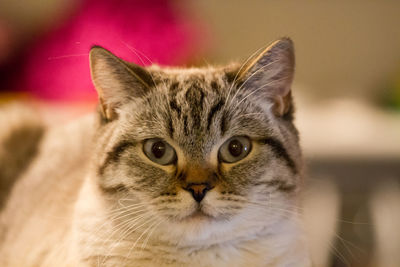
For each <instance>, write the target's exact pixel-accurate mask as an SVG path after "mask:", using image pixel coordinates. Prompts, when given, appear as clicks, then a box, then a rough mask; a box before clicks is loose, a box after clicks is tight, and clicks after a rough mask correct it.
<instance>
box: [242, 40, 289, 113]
mask: <svg viewBox="0 0 400 267" xmlns="http://www.w3.org/2000/svg"><path fill="white" fill-rule="evenodd" d="M293 75H294V48H293V42H292V40H290V39H289V38H283V39H280V40H277V41H275V42H274V43H272V44H271V45H270V46H268V47H267V48H266V49H264V50H263V51H262V52H261V53H259V54H258V55H256V56H254V57H253V58H251V59H250V60H249V61H248V62H247V63H246V64H245V65H244V66H243V67H242V68H241V69H240V70H239V72H238V73H237V81H239V82H240V83H241V86H242V88H243V90H246V91H247V92H249V94H254V95H255V96H256V97H257V98H258V99H261V101H263V99H264V100H268V101H272V102H273V112H274V113H275V115H277V116H285V115H287V114H288V113H290V112H291V111H292V107H291V106H292V98H291V85H292V81H293Z"/></svg>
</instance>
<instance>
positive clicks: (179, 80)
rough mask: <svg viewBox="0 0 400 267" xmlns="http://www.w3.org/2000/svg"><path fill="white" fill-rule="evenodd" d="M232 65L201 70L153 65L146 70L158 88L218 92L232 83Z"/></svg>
mask: <svg viewBox="0 0 400 267" xmlns="http://www.w3.org/2000/svg"><path fill="white" fill-rule="evenodd" d="M234 66H235V65H234V64H231V65H229V66H228V67H226V66H225V67H212V66H209V67H202V68H196V67H192V68H171V67H162V68H161V67H159V66H157V65H153V66H150V67H148V68H147V70H148V71H149V72H150V73H151V74H152V76H153V79H154V80H155V83H156V84H157V85H158V87H159V88H163V87H164V88H165V87H167V90H172V91H174V90H175V91H176V90H179V91H180V90H187V89H189V88H190V87H192V86H194V87H199V88H202V89H205V90H210V89H211V90H213V91H217V92H218V93H221V92H220V91H218V89H223V88H226V87H227V85H229V84H231V82H232V81H233V78H232V76H233V74H232V73H233V71H231V69H234Z"/></svg>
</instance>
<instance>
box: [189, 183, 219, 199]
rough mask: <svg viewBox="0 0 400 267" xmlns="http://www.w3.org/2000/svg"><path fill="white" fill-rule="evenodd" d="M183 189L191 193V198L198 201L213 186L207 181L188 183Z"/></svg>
mask: <svg viewBox="0 0 400 267" xmlns="http://www.w3.org/2000/svg"><path fill="white" fill-rule="evenodd" d="M183 189H185V190H186V191H189V192H190V193H192V196H193V198H194V199H195V200H196V201H197V202H200V201H202V200H203V198H204V197H205V195H206V194H207V191H209V190H211V189H213V187H212V186H211V185H210V184H209V183H190V184H188V185H187V186H186V187H184V188H183Z"/></svg>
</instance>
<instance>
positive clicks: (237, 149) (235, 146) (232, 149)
mask: <svg viewBox="0 0 400 267" xmlns="http://www.w3.org/2000/svg"><path fill="white" fill-rule="evenodd" d="M228 149H229V153H231V155H232V156H234V157H238V156H240V155H241V154H242V151H243V145H242V143H240V142H239V141H238V140H232V141H231V142H230V143H229V148H228Z"/></svg>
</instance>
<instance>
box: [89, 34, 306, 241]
mask: <svg viewBox="0 0 400 267" xmlns="http://www.w3.org/2000/svg"><path fill="white" fill-rule="evenodd" d="M90 61H91V73H92V78H93V82H94V84H95V87H96V89H97V91H98V94H99V99H100V114H101V123H100V127H99V136H98V139H97V144H98V151H97V152H96V154H97V159H96V167H95V169H96V173H97V174H96V175H97V182H98V185H99V188H101V191H102V192H103V194H104V196H105V198H106V199H112V201H114V204H115V206H114V207H115V208H120V207H119V206H123V208H125V209H126V210H130V212H131V215H132V216H133V217H135V216H136V217H137V215H140V216H143V217H142V218H145V219H148V220H149V221H150V222H154V225H155V224H156V222H157V223H159V224H161V223H162V224H163V225H164V227H166V229H165V230H167V232H168V231H170V232H171V234H175V235H177V236H179V233H182V235H185V236H186V237H188V236H193V237H195V236H196V238H207V236H209V235H215V234H217V233H223V232H224V231H225V232H228V231H239V232H240V231H241V230H240V229H242V228H243V225H244V224H245V225H246V227H247V228H251V227H254V228H257V227H265V226H267V225H269V224H271V223H276V222H278V221H279V220H282V219H283V218H285V217H287V216H288V212H289V209H290V207H291V206H292V205H293V203H294V201H295V196H296V192H297V190H298V187H299V185H300V180H301V179H300V178H301V175H300V174H301V154H300V149H299V145H298V137H297V131H296V129H295V127H294V126H293V123H292V120H293V116H292V115H293V107H292V100H291V91H290V89H291V83H292V79H293V71H294V51H293V45H292V41H291V40H290V39H287V38H284V39H281V40H278V41H276V42H274V43H273V44H272V45H270V46H269V47H268V48H266V49H264V50H263V51H261V52H259V53H257V54H255V55H253V56H252V57H250V58H249V59H248V60H247V61H246V62H245V63H244V64H243V65H230V66H228V67H223V68H214V67H205V68H189V69H183V68H160V67H157V66H151V67H147V68H143V67H140V66H137V65H135V64H131V63H127V62H125V61H123V60H121V59H119V58H117V57H116V56H114V55H112V54H111V53H110V52H108V51H107V50H105V49H103V48H100V47H94V48H92V50H91V52H90ZM135 212H136V213H135ZM128 213H129V211H128ZM135 214H136V215H135ZM132 216H131V217H132ZM172 226H173V227H172ZM221 226H223V227H221ZM168 227H169V228H168ZM222 229H223V230H222ZM190 232H191V233H192V235H191V234H190ZM188 238H189V237H188Z"/></svg>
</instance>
